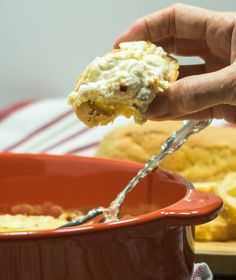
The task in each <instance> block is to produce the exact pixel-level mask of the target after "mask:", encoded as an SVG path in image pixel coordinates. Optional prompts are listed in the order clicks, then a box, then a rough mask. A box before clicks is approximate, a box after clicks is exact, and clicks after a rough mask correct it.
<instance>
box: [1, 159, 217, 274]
mask: <svg viewBox="0 0 236 280" xmlns="http://www.w3.org/2000/svg"><path fill="white" fill-rule="evenodd" d="M141 167H142V166H141V165H139V164H132V163H128V162H120V161H115V160H107V159H98V158H83V157H76V156H49V155H20V154H18V155H14V154H1V155H0V212H1V213H7V212H11V207H12V206H14V205H17V204H21V203H29V204H43V203H45V202H48V201H49V202H52V203H54V204H57V205H61V206H62V207H63V208H64V209H69V208H84V207H93V206H99V205H101V206H107V205H108V204H109V203H110V202H111V201H112V200H113V199H114V198H115V197H116V195H117V194H118V192H120V191H121V190H122V189H123V187H124V186H125V185H126V184H127V182H128V181H129V180H130V179H131V178H132V177H133V176H134V175H135V174H136V173H137V171H138V170H139V169H140V168H141ZM221 206H222V200H221V199H220V198H218V197H216V196H214V195H212V194H208V193H202V192H199V191H196V190H194V189H192V188H191V185H190V183H188V182H187V181H186V180H184V179H183V178H182V177H180V176H178V175H177V174H175V173H172V172H167V171H164V170H161V169H159V170H157V171H155V172H154V173H153V174H151V175H150V176H149V177H148V178H146V179H144V180H143V181H142V182H141V183H140V184H139V186H137V187H136V189H135V190H133V191H132V192H131V193H130V194H129V195H128V198H127V199H126V201H125V203H124V206H123V207H122V213H123V214H132V215H136V216H135V217H134V218H131V219H129V220H123V221H119V222H113V223H107V224H95V225H90V226H89V225H87V226H81V227H74V228H64V229H57V230H45V231H34V232H15V233H1V234H0V275H1V276H0V279H4V280H15V279H16V280H25V279H30V280H31V279H34V280H42V279H43V280H64V279H65V280H75V279H76V280H77V279H81V280H90V279H91V280H92V279H96V280H100V279H101V280H109V279H115V280H126V279H127V280H143V279H150V280H151V279H171V280H173V279H175V280H178V279H179V280H185V279H189V278H190V275H191V272H192V268H193V250H192V230H191V226H192V225H195V224H198V223H203V222H207V221H210V220H211V219H213V218H214V217H215V216H216V214H217V211H218V210H219V209H220V207H221Z"/></svg>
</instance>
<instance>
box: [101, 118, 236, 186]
mask: <svg viewBox="0 0 236 280" xmlns="http://www.w3.org/2000/svg"><path fill="white" fill-rule="evenodd" d="M181 126H182V122H175V121H166V122H150V121H148V122H147V123H145V124H144V125H143V126H141V127H140V126H138V125H136V124H132V125H127V126H124V127H122V128H118V129H116V130H114V131H112V132H110V133H109V134H108V135H107V136H105V138H104V139H103V140H102V141H101V143H100V144H99V146H98V148H97V152H96V155H97V156H98V157H106V158H116V159H123V160H131V161H136V162H141V163H145V162H146V161H147V160H148V159H149V158H150V157H151V156H152V155H153V154H156V153H157V152H158V151H159V150H160V147H161V145H162V144H163V142H164V141H165V140H166V139H167V137H168V136H169V135H170V134H171V133H173V131H175V130H177V129H179V128H180V127H181ZM162 167H163V168H166V169H169V170H172V171H176V172H178V173H179V174H181V175H183V176H184V177H185V178H187V179H189V180H191V181H192V182H209V181H218V180H222V179H223V178H224V176H225V174H227V172H230V171H236V131H235V128H233V127H208V128H206V129H204V130H203V131H201V133H199V134H197V135H193V136H192V137H191V138H190V139H189V140H188V141H187V143H186V144H185V145H184V146H183V147H181V149H180V150H178V151H177V152H175V153H174V154H173V155H171V156H169V157H167V158H166V159H165V160H164V161H163V162H162Z"/></svg>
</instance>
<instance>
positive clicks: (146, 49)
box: [69, 41, 178, 123]
mask: <svg viewBox="0 0 236 280" xmlns="http://www.w3.org/2000/svg"><path fill="white" fill-rule="evenodd" d="M170 60H171V59H170V58H169V57H168V55H167V53H166V52H165V51H164V50H163V49H162V48H161V47H157V46H156V45H154V44H152V43H150V42H144V41H138V42H126V43H121V44H120V49H117V50H114V51H112V52H110V53H108V54H107V55H105V56H103V57H97V58H96V59H95V60H94V61H93V62H92V63H91V64H90V65H88V67H87V69H86V70H85V72H84V73H83V74H82V76H81V77H80V78H79V81H78V86H77V89H76V91H74V92H72V93H71V94H70V95H69V103H70V104H72V105H73V106H74V109H75V111H76V110H79V106H80V105H81V104H83V103H86V102H88V101H89V102H90V104H94V105H95V106H96V109H97V111H99V110H98V107H99V108H102V109H103V110H104V108H105V109H106V110H107V112H108V113H110V115H112V114H113V115H119V114H122V115H125V116H127V117H129V116H130V115H132V114H133V115H134V117H135V118H136V119H135V120H136V121H137V122H139V123H142V122H143V121H144V120H143V116H142V115H143V114H144V113H145V111H146V110H147V107H148V105H149V104H150V103H151V101H152V100H153V99H154V98H155V96H156V94H157V93H158V92H163V91H164V90H165V89H167V88H168V87H169V84H170V82H171V81H172V80H175V79H176V78H177V77H176V75H177V73H178V71H177V69H178V66H177V63H176V62H175V63H174V64H173V65H174V71H172V69H171V71H170V68H171V67H170ZM174 73H175V74H174ZM173 74H174V76H173ZM122 105H123V106H122ZM109 106H110V107H109ZM135 112H136V113H135ZM77 115H78V114H77ZM111 118H114V116H112V117H110V119H111Z"/></svg>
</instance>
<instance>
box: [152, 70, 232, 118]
mask: <svg viewBox="0 0 236 280" xmlns="http://www.w3.org/2000/svg"><path fill="white" fill-rule="evenodd" d="M235 80H236V71H235V66H233V65H231V66H228V67H226V68H224V69H221V70H219V71H216V72H212V73H208V74H202V75H194V76H189V77H185V78H183V79H181V80H178V81H176V82H174V83H173V84H172V85H171V87H170V89H169V90H168V91H167V92H166V93H165V94H162V95H159V96H157V97H156V99H155V100H154V101H153V102H152V103H151V104H150V106H149V109H148V111H147V118H148V119H152V120H158V119H162V120H164V119H171V118H176V117H178V116H181V115H187V114H188V115H189V114H192V113H195V112H198V111H202V110H204V109H207V108H210V107H213V106H216V105H219V104H231V105H234V104H236V88H235V86H233V85H234V83H235Z"/></svg>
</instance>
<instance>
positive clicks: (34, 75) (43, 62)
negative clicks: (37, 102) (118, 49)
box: [0, 0, 236, 108]
mask: <svg viewBox="0 0 236 280" xmlns="http://www.w3.org/2000/svg"><path fill="white" fill-rule="evenodd" d="M173 3H175V1H158V0H149V1H147V0H135V1H133V0H119V1H115V0H100V1H91V0H90V1H88V0H69V1H68V0H50V1H48V0H40V1H36V0H21V1H18V0H0V34H1V45H0V50H1V51H0V79H1V82H0V108H2V107H5V106H7V105H10V104H12V103H15V102H18V101H22V100H28V99H39V98H46V97H66V96H67V95H68V93H69V92H70V91H71V90H72V89H73V88H74V85H75V80H76V77H77V76H78V74H79V73H80V72H81V71H83V69H84V68H85V67H86V65H87V64H88V63H89V62H90V61H91V60H93V59H94V58H95V57H96V56H98V55H102V54H104V53H105V52H107V51H109V50H110V49H111V48H112V45H113V41H114V40H115V38H116V37H117V36H118V35H119V34H120V33H121V32H122V31H123V30H124V29H125V28H126V27H127V26H128V25H129V24H130V23H131V22H132V21H133V20H135V19H137V18H139V17H141V16H143V15H145V14H148V13H151V12H154V11H156V10H158V9H161V8H163V7H166V6H169V5H171V4H173ZM182 3H187V4H192V5H197V6H202V7H205V8H209V9H214V10H220V11H235V10H236V1H235V0H215V1H205V0H192V1H184V0H183V1H182ZM189 61H190V62H191V63H195V62H197V59H196V58H188V59H181V62H182V63H186V62H189Z"/></svg>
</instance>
